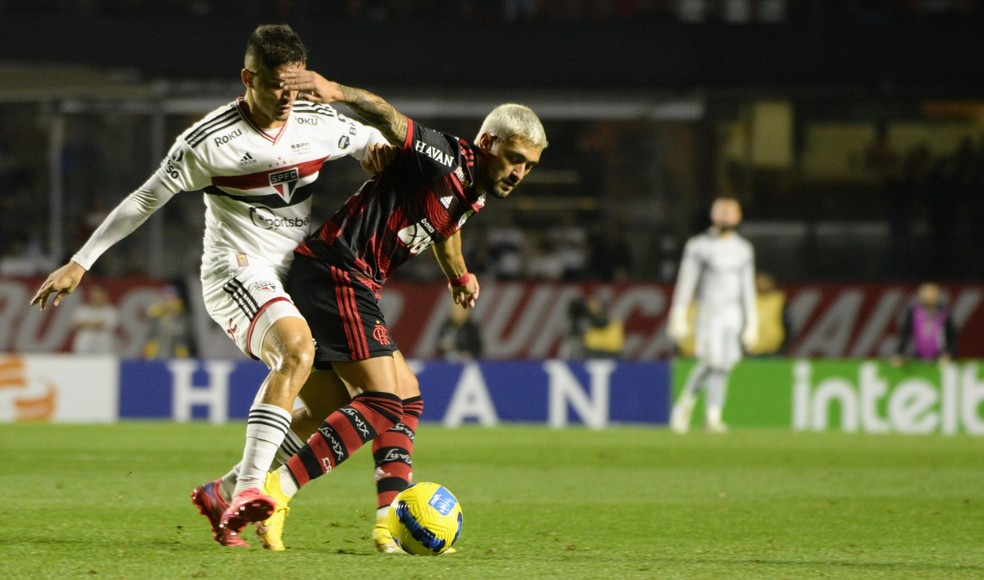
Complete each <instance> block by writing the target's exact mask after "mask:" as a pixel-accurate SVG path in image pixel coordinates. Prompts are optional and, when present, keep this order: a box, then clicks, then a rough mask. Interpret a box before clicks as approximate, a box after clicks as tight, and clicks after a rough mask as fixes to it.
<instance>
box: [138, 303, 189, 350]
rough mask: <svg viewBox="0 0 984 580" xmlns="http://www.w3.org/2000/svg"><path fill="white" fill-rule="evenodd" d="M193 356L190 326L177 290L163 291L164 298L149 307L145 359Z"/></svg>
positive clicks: (144, 348)
mask: <svg viewBox="0 0 984 580" xmlns="http://www.w3.org/2000/svg"><path fill="white" fill-rule="evenodd" d="M192 353H193V349H192V338H191V324H190V321H189V320H188V313H187V310H186V308H185V302H184V300H182V298H181V294H180V293H179V292H178V290H177V288H175V287H173V286H169V287H167V288H165V289H164V292H163V293H162V294H161V299H160V300H158V301H157V302H155V303H153V304H151V305H150V307H148V308H147V338H146V339H145V340H144V345H143V357H144V358H146V359H170V358H188V357H189V356H191V355H192Z"/></svg>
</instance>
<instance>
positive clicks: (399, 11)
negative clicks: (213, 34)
mask: <svg viewBox="0 0 984 580" xmlns="http://www.w3.org/2000/svg"><path fill="white" fill-rule="evenodd" d="M5 12H52V13H56V12H62V13H67V14H71V15H73V16H85V15H98V14H120V13H122V14H184V15H191V16H203V17H204V16H213V15H230V16H241V17H248V18H249V19H251V20H256V19H261V20H262V19H285V20H286V19H295V20H297V21H302V20H304V19H311V18H314V19H331V20H336V21H337V20H345V21H359V22H379V21H386V20H391V19H393V20H407V19H420V20H428V21H434V20H448V19H453V20H459V21H462V22H494V21H499V22H517V21H519V22H522V21H527V22H588V23H603V22H627V21H636V20H640V19H646V20H657V21H675V20H678V21H684V22H690V23H693V22H727V23H735V24H742V23H753V22H763V23H771V24H775V23H784V22H790V23H797V22H816V21H817V20H834V21H860V22H865V23H871V24H879V23H884V22H891V21H909V20H918V19H927V18H954V19H956V18H959V19H965V18H970V17H980V16H981V15H982V13H984V10H982V2H981V0H900V1H894V2H892V1H885V0H834V1H831V0H618V1H612V0H576V1H571V0H496V1H479V0H457V1H455V2H441V1H440V0H385V1H379V2H373V1H369V0H347V1H345V2H309V1H305V0H247V1H236V0H169V1H168V2H160V1H158V0H32V1H30V2H24V1H19V0H0V14H3V13H5Z"/></svg>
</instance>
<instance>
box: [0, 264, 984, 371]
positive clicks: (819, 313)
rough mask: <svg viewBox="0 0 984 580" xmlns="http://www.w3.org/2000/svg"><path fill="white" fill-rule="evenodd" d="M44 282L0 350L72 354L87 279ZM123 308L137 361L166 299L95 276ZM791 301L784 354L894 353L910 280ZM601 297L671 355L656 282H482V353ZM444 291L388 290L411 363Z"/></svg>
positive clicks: (205, 322)
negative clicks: (48, 289) (48, 295)
mask: <svg viewBox="0 0 984 580" xmlns="http://www.w3.org/2000/svg"><path fill="white" fill-rule="evenodd" d="M40 282H41V280H39V279H38V280H24V279H9V278H7V279H0V352H67V351H68V350H69V347H70V343H71V334H72V323H71V311H72V310H73V309H74V308H75V307H76V305H78V304H80V303H81V302H82V299H84V295H85V291H86V287H87V285H88V284H91V283H93V282H94V280H88V279H87V280H86V281H85V282H83V284H82V287H81V288H80V289H79V291H78V292H77V294H76V295H73V296H72V297H70V298H69V299H67V300H66V301H65V302H63V303H62V305H61V306H60V307H59V308H55V309H50V310H49V311H46V312H45V313H39V312H37V308H33V309H32V308H30V307H29V306H28V302H29V301H30V299H31V297H32V296H33V294H34V291H35V290H36V288H37V286H38V284H40ZM99 283H100V284H102V285H103V286H104V287H105V288H107V290H108V291H109V293H110V296H111V297H112V299H113V301H114V303H115V304H116V305H117V306H118V307H119V308H120V319H121V325H120V331H119V339H120V345H121V346H120V349H119V355H120V356H123V357H138V356H139V353H140V348H141V345H142V343H143V340H144V337H145V336H146V330H147V328H146V327H147V324H146V320H147V318H146V311H147V308H148V307H149V306H150V305H151V304H153V303H154V302H155V301H156V300H158V299H159V297H160V296H161V295H162V290H163V287H164V286H165V283H164V282H162V281H158V280H101V281H99ZM943 288H944V291H945V294H946V296H947V301H948V303H949V305H950V308H951V310H952V312H953V317H954V321H955V323H956V325H957V328H958V329H959V348H958V355H959V356H960V357H965V358H984V304H982V302H984V285H970V284H954V285H944V287H943ZM783 289H784V290H785V292H786V294H787V297H788V305H789V314H790V319H791V321H792V326H793V329H794V336H793V339H792V342H791V346H790V348H789V351H788V352H787V353H785V354H786V355H787V356H801V357H812V358H872V357H884V356H887V355H889V354H890V353H892V352H894V349H895V345H896V344H897V340H898V336H897V333H898V329H899V325H900V322H901V317H902V313H903V311H904V309H905V307H906V306H907V305H908V304H909V303H910V301H911V300H912V298H913V296H914V292H915V285H905V284H860V285H841V284H790V285H787V286H785V287H784V288H783ZM189 293H190V295H189V305H188V306H189V311H190V313H191V315H192V318H193V323H192V324H193V328H194V329H195V333H196V336H197V338H198V348H199V355H201V356H237V355H236V352H237V351H235V349H234V348H233V347H232V345H231V343H230V342H229V340H228V339H227V338H226V337H225V335H224V333H223V332H222V329H221V328H219V327H218V325H216V324H215V323H213V322H212V321H211V320H210V319H209V317H208V315H207V314H205V312H204V309H203V307H202V304H201V298H200V294H199V292H198V285H197V279H195V280H190V281H189ZM592 295H595V296H599V297H600V298H602V299H603V300H604V301H605V302H606V303H607V304H608V305H609V309H610V312H611V314H612V315H613V316H616V317H618V318H619V319H621V320H622V321H623V323H624V327H625V348H624V358H625V359H627V360H654V359H665V358H669V357H671V356H672V355H673V344H672V343H671V342H670V341H669V339H668V338H667V337H666V334H665V332H664V328H663V326H664V323H665V318H666V314H667V310H668V308H669V306H670V300H671V296H672V287H671V286H669V285H663V284H642V283H640V284H592V283H584V284H566V283H565V284H558V283H547V284H542V283H521V282H520V283H495V282H484V283H483V284H482V292H481V298H480V299H479V302H478V306H477V307H476V309H475V311H474V320H475V321H476V322H477V323H478V325H479V327H480V328H481V330H482V337H483V342H484V346H485V348H484V355H483V358H486V359H491V360H525V359H534V360H535V359H545V358H552V357H556V356H557V355H558V352H559V349H560V346H561V344H562V342H563V340H564V337H565V336H566V334H567V331H568V324H569V323H568V308H569V306H570V303H571V302H572V301H573V300H575V299H577V298H581V297H586V296H592ZM448 305H449V294H448V291H447V287H446V286H445V285H444V284H441V283H434V284H413V283H408V282H399V281H394V282H391V283H389V284H387V285H386V286H385V288H384V289H383V311H384V312H385V314H386V318H387V325H388V326H389V329H390V333H391V335H392V336H393V337H394V338H395V340H396V341H397V343H398V344H399V345H400V348H401V350H402V351H403V352H404V353H405V354H406V355H407V356H408V357H410V358H419V359H429V358H433V357H434V353H435V352H436V348H435V345H436V337H437V333H438V331H439V329H440V327H441V325H442V323H443V322H444V320H445V318H446V317H447V312H448Z"/></svg>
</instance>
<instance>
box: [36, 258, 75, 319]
mask: <svg viewBox="0 0 984 580" xmlns="http://www.w3.org/2000/svg"><path fill="white" fill-rule="evenodd" d="M84 275H85V268H83V267H82V266H81V265H79V264H77V263H76V262H69V263H67V264H65V265H64V266H62V267H61V268H58V269H57V270H55V271H54V272H52V273H51V274H50V275H49V276H48V279H47V280H45V281H44V283H43V284H41V287H40V288H38V291H37V293H36V294H34V298H31V306H34V305H35V304H37V305H38V307H39V308H40V309H41V310H42V311H43V310H44V308H45V306H47V305H48V298H49V297H51V295H52V294H54V300H52V304H54V305H55V306H58V305H59V304H61V301H62V300H64V299H65V297H66V296H68V295H69V294H71V293H72V292H75V289H76V288H78V287H79V282H81V281H82V276H84Z"/></svg>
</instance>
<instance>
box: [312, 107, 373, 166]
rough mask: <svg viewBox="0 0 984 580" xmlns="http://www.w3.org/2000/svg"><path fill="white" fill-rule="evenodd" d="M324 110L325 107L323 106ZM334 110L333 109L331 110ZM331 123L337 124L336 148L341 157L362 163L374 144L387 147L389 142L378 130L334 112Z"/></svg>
mask: <svg viewBox="0 0 984 580" xmlns="http://www.w3.org/2000/svg"><path fill="white" fill-rule="evenodd" d="M323 106H324V107H326V108H329V109H330V108H331V107H328V106H327V105H323ZM332 110H334V109H332ZM333 122H334V123H337V125H336V127H335V129H336V130H337V131H338V132H339V133H340V136H339V140H338V146H339V148H340V149H341V150H342V151H341V154H342V155H351V156H353V157H355V158H356V159H358V160H359V161H362V160H363V159H365V158H366V153H367V152H368V151H369V149H370V148H371V147H372V146H373V145H376V144H381V145H387V144H389V141H387V140H386V137H383V134H382V133H380V132H379V129H376V128H375V127H370V126H369V125H363V124H362V123H359V122H357V121H355V120H353V119H350V118H348V117H346V116H345V115H343V114H341V113H338V112H335V115H334V116H333Z"/></svg>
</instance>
